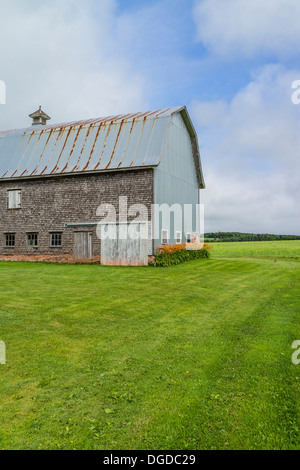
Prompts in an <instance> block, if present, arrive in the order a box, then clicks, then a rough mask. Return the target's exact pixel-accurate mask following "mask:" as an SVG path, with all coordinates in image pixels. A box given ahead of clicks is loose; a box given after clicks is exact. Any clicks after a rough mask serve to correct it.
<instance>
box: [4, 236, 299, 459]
mask: <svg viewBox="0 0 300 470" xmlns="http://www.w3.org/2000/svg"><path fill="white" fill-rule="evenodd" d="M255 246H258V245H255V244H254V243H239V244H237V243H236V244H233V243H232V244H231V243H227V244H219V243H218V244H216V245H215V246H214V250H213V252H212V257H211V259H210V260H199V261H192V262H189V263H186V264H183V265H179V266H174V267H171V268H151V267H149V268H113V267H102V266H96V265H93V266H88V265H80V266H78V265H77V266H70V265H52V264H34V263H5V262H2V263H0V340H2V341H5V343H6V348H7V364H6V365H0V410H1V411H0V448H1V449H107V450H114V449H122V450H124V449H128V450H131V449H136V450H138V449H147V450H155V449H162V450H172V449H177V450H178V449H180V450H185V449H189V450H193V449H300V364H299V365H296V364H293V362H292V354H293V353H294V352H295V351H294V350H293V349H292V344H293V342H294V341H296V340H300V315H299V312H300V269H299V268H300V264H299V256H300V242H263V243H259V250H258V249H257V250H256V249H255ZM299 357H300V354H299Z"/></svg>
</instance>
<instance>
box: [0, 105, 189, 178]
mask: <svg viewBox="0 0 300 470" xmlns="http://www.w3.org/2000/svg"><path fill="white" fill-rule="evenodd" d="M177 112H185V113H186V114H187V112H186V108H185V107H176V108H168V109H160V110H156V111H148V112H145V113H136V114H127V115H118V116H109V117H105V118H99V119H89V120H85V121H77V122H69V123H63V124H57V125H47V126H32V127H30V128H26V129H21V130H13V131H5V132H0V179H2V180H7V179H15V178H32V177H40V176H51V175H53V176H54V175H56V176H57V175H67V174H74V173H81V172H96V171H110V170H117V169H130V168H132V169H133V168H143V167H155V166H157V165H159V162H160V159H161V154H162V151H163V145H164V141H165V136H166V133H167V129H168V123H169V119H170V117H171V116H172V114H173V113H177Z"/></svg>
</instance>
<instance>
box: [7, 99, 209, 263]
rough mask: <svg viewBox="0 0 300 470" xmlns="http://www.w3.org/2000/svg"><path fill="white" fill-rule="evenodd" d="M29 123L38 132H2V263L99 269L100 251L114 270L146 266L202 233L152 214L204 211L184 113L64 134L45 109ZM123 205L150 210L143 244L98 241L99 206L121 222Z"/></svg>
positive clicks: (68, 129) (131, 118)
mask: <svg viewBox="0 0 300 470" xmlns="http://www.w3.org/2000/svg"><path fill="white" fill-rule="evenodd" d="M30 117H31V118H32V119H33V125H32V126H31V127H30V128H26V129H21V130H11V131H4V132H0V237H1V243H0V257H1V258H13V259H31V258H34V259H48V258H50V257H51V258H53V259H56V260H63V259H66V260H67V259H70V260H72V259H74V258H77V259H91V260H95V261H99V260H100V257H101V252H102V262H105V263H107V264H110V262H112V264H146V260H147V256H148V255H152V254H153V253H154V250H155V247H156V246H158V245H161V244H162V243H176V242H177V243H180V242H185V241H189V239H190V237H191V232H197V231H198V230H199V227H197V226H196V225H195V224H196V221H195V216H193V227H191V228H186V225H183V223H182V225H181V226H180V227H178V226H177V227H175V226H174V227H175V228H174V227H173V229H172V227H170V226H169V227H165V226H164V221H163V219H162V217H161V214H159V213H158V214H157V213H156V212H155V213H154V212H153V205H162V204H167V205H168V206H172V205H174V204H177V205H180V206H181V207H182V208H183V207H184V205H192V206H193V207H194V206H195V207H196V205H197V204H198V203H199V195H200V189H203V188H204V187H205V184H204V179H203V174H202V169H201V161H200V154H199V147H198V140H197V135H196V132H195V129H194V127H193V124H192V122H191V119H190V117H189V114H188V112H187V109H186V107H175V108H169V109H163V110H156V111H150V112H145V113H137V114H128V115H118V116H109V117H105V118H99V119H93V120H86V121H80V122H72V123H64V124H59V125H47V121H48V120H49V119H50V117H49V116H47V114H45V113H44V112H43V111H42V110H41V108H40V109H39V110H38V111H36V112H35V113H33V114H31V115H30ZM120 198H121V200H122V201H124V200H125V198H127V202H126V204H127V206H128V207H131V206H134V207H135V208H138V206H136V205H137V204H139V205H143V206H144V207H146V208H147V214H146V215H144V219H145V220H142V221H140V222H139V225H140V227H141V226H142V225H143V224H144V226H145V230H146V232H147V237H146V238H147V240H145V242H144V243H140V245H137V244H133V245H132V244H131V245H130V246H129V245H128V244H127V245H126V244H124V243H123V245H122V246H117V245H116V244H114V243H117V242H114V241H110V240H106V241H105V242H101V240H100V239H99V231H98V230H97V224H98V222H99V210H98V208H99V206H101V205H103V204H110V205H112V206H114V207H115V208H116V211H117V216H119V212H120V209H119V207H120ZM97 211H98V212H97ZM132 218H134V217H133V214H132V213H131V214H129V216H128V220H127V221H126V220H124V217H123V219H122V221H121V222H122V223H123V224H126V223H127V222H128V221H129V220H132ZM173 225H174V224H173ZM118 227H119V229H120V227H121V225H120V224H119V222H118ZM126 250H127V252H126ZM132 250H133V252H132ZM134 250H135V251H136V252H135V253H134ZM131 262H132V263H131Z"/></svg>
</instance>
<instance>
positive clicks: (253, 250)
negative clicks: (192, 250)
mask: <svg viewBox="0 0 300 470" xmlns="http://www.w3.org/2000/svg"><path fill="white" fill-rule="evenodd" d="M210 245H211V246H212V247H213V253H214V257H218V258H220V257H226V258H228V257H233V258H240V257H255V258H269V259H270V258H272V259H277V258H279V259H297V260H300V240H288V241H286V240H283V241H268V242H228V243H212V244H210Z"/></svg>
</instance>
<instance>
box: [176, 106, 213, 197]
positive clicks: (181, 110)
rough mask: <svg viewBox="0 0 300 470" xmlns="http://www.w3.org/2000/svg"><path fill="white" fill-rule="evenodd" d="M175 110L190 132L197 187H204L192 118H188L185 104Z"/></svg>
mask: <svg viewBox="0 0 300 470" xmlns="http://www.w3.org/2000/svg"><path fill="white" fill-rule="evenodd" d="M176 112H179V113H180V114H181V117H182V119H183V121H184V123H185V125H186V128H187V130H188V132H189V134H190V137H191V142H192V150H193V155H194V162H195V167H196V174H197V181H198V187H199V189H205V187H206V186H205V181H204V176H203V171H202V165H201V158H200V150H199V143H198V136H197V133H196V131H195V128H194V126H193V123H192V120H191V118H190V115H189V113H188V111H187V108H186V106H182V107H181V108H179V109H178V110H177V111H176Z"/></svg>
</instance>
